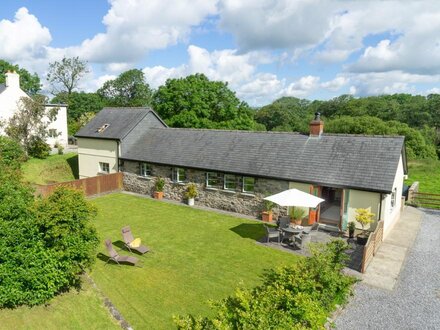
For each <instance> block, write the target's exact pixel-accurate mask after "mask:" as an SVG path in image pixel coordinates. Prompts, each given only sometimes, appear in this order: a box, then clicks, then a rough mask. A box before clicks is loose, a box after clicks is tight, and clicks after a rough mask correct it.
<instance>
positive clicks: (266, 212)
mask: <svg viewBox="0 0 440 330" xmlns="http://www.w3.org/2000/svg"><path fill="white" fill-rule="evenodd" d="M273 205H274V204H273V202H271V201H266V200H264V201H263V212H261V219H262V220H263V221H265V222H272V216H273V212H272V209H273Z"/></svg>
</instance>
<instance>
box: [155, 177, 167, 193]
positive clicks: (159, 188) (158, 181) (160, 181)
mask: <svg viewBox="0 0 440 330" xmlns="http://www.w3.org/2000/svg"><path fill="white" fill-rule="evenodd" d="M164 186H165V180H164V179H163V178H157V179H156V183H155V189H156V191H157V192H161V191H163V187H164Z"/></svg>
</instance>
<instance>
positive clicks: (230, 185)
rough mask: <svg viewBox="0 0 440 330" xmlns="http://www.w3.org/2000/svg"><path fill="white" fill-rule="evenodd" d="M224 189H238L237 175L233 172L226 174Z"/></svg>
mask: <svg viewBox="0 0 440 330" xmlns="http://www.w3.org/2000/svg"><path fill="white" fill-rule="evenodd" d="M223 188H224V189H226V190H236V189H237V177H236V176H235V175H233V174H225V181H224V186H223Z"/></svg>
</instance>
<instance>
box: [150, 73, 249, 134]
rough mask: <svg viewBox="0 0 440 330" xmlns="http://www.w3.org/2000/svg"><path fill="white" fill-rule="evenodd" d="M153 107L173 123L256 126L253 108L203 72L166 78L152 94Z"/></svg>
mask: <svg viewBox="0 0 440 330" xmlns="http://www.w3.org/2000/svg"><path fill="white" fill-rule="evenodd" d="M153 108H154V110H156V111H157V112H158V113H159V115H160V116H161V117H162V118H163V119H164V120H165V121H166V122H167V124H169V125H170V126H172V127H194V128H222V129H223V128H225V129H243V130H249V129H253V128H255V122H254V120H253V112H252V110H251V108H250V107H249V106H248V105H247V103H245V102H242V101H240V100H239V99H238V98H237V96H236V95H235V93H234V92H233V91H231V90H230V89H229V88H228V85H227V84H226V83H224V82H221V81H210V80H209V79H208V78H207V77H206V76H205V75H203V74H195V75H191V76H187V77H185V78H179V79H168V80H167V81H166V83H165V85H163V86H160V87H159V89H158V90H157V92H156V93H155V94H154V97H153Z"/></svg>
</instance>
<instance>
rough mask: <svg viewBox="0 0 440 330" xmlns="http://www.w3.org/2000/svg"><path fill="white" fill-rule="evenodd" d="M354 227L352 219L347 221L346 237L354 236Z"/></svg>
mask: <svg viewBox="0 0 440 330" xmlns="http://www.w3.org/2000/svg"><path fill="white" fill-rule="evenodd" d="M355 229H356V223H355V222H354V221H350V222H349V223H348V237H349V238H354V231H355Z"/></svg>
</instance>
